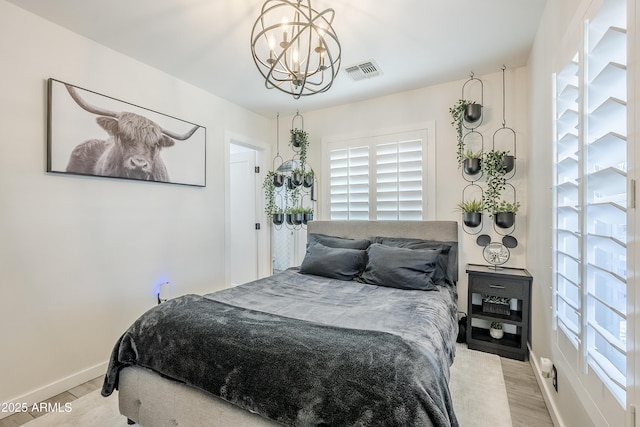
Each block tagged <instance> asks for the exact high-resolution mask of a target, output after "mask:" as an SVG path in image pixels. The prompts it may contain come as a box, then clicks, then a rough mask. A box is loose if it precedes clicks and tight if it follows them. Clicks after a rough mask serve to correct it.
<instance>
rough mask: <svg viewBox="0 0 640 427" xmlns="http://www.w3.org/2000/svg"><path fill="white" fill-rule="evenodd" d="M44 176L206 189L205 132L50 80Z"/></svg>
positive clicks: (169, 117)
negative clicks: (90, 177)
mask: <svg viewBox="0 0 640 427" xmlns="http://www.w3.org/2000/svg"><path fill="white" fill-rule="evenodd" d="M47 143H48V147H47V153H48V155H47V172H58V173H67V174H76V175H93V176H99V177H110V178H122V179H132V180H142V181H156V182H165V183H172V184H183V185H194V186H200V187H204V186H206V161H205V159H206V157H205V153H206V129H205V128H204V127H202V126H199V125H197V124H194V123H190V122H187V121H184V120H180V119H177V118H175V117H171V116H168V115H165V114H162V113H158V112H156V111H153V110H149V109H146V108H143V107H139V106H136V105H134V104H130V103H128V102H124V101H120V100H117V99H115V98H111V97H108V96H105V95H101V94H99V93H96V92H93V91H90V90H87V89H82V88H80V87H77V86H74V85H71V84H68V83H64V82H61V81H58V80H55V79H49V123H48V142H47Z"/></svg>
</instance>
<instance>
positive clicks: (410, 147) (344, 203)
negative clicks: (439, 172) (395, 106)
mask: <svg viewBox="0 0 640 427" xmlns="http://www.w3.org/2000/svg"><path fill="white" fill-rule="evenodd" d="M430 134H431V135H432V134H433V126H432V125H431V126H429V127H428V128H425V129H420V130H414V131H399V132H383V131H380V132H379V133H377V134H375V135H373V136H367V137H362V138H351V139H347V138H334V140H333V141H331V142H326V144H325V145H324V150H325V159H326V161H325V164H327V166H328V168H327V169H328V170H327V173H328V176H329V185H328V197H326V198H325V200H329V206H328V208H329V212H330V217H331V219H332V220H422V219H427V218H433V216H434V214H435V206H434V205H433V203H431V202H430V200H433V197H428V195H429V194H431V195H433V194H434V189H435V178H434V177H435V166H434V165H433V157H434V156H433V155H432V154H430V153H431V152H433V151H434V148H433V147H432V146H433V144H428V139H429V135H430Z"/></svg>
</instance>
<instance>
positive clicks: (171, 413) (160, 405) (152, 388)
mask: <svg viewBox="0 0 640 427" xmlns="http://www.w3.org/2000/svg"><path fill="white" fill-rule="evenodd" d="M119 382H120V383H119V387H118V390H119V391H118V402H119V406H120V413H121V414H122V415H124V416H125V417H127V418H128V419H130V420H132V421H135V422H136V423H138V424H140V425H142V426H149V427H176V426H199V425H202V422H203V420H206V423H207V424H206V425H207V426H211V427H237V426H248V427H254V426H255V427H273V426H280V424H278V423H276V422H274V421H271V420H269V419H266V418H263V417H261V416H259V415H256V414H253V413H251V412H248V411H246V410H244V409H241V408H239V407H237V406H235V405H232V404H231V403H229V402H226V401H224V400H222V399H220V398H218V397H216V396H213V395H211V394H209V393H206V392H204V391H201V390H198V389H196V388H193V387H190V386H187V385H185V384H182V383H179V382H177V381H172V380H169V379H165V378H162V377H161V376H160V375H158V374H156V373H154V372H152V371H150V370H148V369H145V368H141V367H138V366H130V367H127V368H124V369H122V371H120V379H119Z"/></svg>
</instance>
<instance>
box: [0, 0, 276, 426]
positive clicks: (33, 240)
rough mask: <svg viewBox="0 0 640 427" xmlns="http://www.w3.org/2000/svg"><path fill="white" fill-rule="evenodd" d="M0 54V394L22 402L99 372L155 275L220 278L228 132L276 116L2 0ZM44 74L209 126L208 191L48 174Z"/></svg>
mask: <svg viewBox="0 0 640 427" xmlns="http://www.w3.org/2000/svg"><path fill="white" fill-rule="evenodd" d="M0 58H2V79H0V94H1V95H0V117H2V138H1V139H0V325H2V333H1V334H0V346H1V351H0V401H2V402H8V401H11V400H12V399H17V400H18V401H21V402H22V401H28V400H39V399H42V398H48V397H50V396H51V395H53V394H56V393H58V392H60V391H63V390H66V389H68V388H69V387H72V386H75V385H77V384H78V383H80V382H83V381H86V380H87V379H90V378H93V377H95V376H97V375H100V374H103V373H104V372H105V366H104V362H105V361H106V360H107V358H108V356H109V354H110V352H111V349H112V347H113V345H114V343H115V341H116V339H117V338H118V337H119V336H120V334H122V332H123V331H124V330H125V329H126V327H127V326H128V325H129V324H130V323H131V322H132V321H133V320H135V318H137V317H138V316H139V315H140V314H141V313H142V312H143V311H145V310H147V309H149V308H151V307H152V306H153V305H154V303H155V302H154V298H155V296H154V289H155V287H156V285H157V284H159V283H160V282H161V281H165V280H169V281H171V282H172V284H173V286H174V289H173V293H175V294H176V295H178V294H184V293H204V292H211V291H214V290H216V289H219V288H221V287H223V286H225V283H224V281H225V260H224V256H225V248H224V238H225V215H224V200H225V199H224V188H225V185H224V180H225V167H226V165H225V164H224V133H225V131H226V130H228V131H232V132H235V133H238V134H241V135H246V136H247V137H249V138H252V139H255V140H258V141H264V139H265V135H270V133H269V129H270V123H269V121H268V120H267V119H265V118H263V117H260V116H257V115H255V114H253V113H250V112H248V111H246V110H243V109H241V108H239V107H237V106H235V105H233V104H230V103H228V102H226V101H223V100H221V99H220V98H217V97H215V96H212V95H211V94H209V93H207V92H205V91H203V90H200V89H198V88H196V87H194V86H191V85H189V84H186V83H184V82H182V81H180V80H177V79H175V78H173V77H171V76H169V75H167V74H164V73H162V72H159V71H157V70H155V69H153V68H150V67H148V66H146V65H144V64H142V63H140V62H138V61H135V60H133V59H131V58H128V57H125V56H123V55H121V54H119V53H117V52H114V51H112V50H110V49H107V48H105V47H103V46H100V45H98V44H96V43H94V42H92V41H90V40H88V39H85V38H83V37H80V36H78V35H76V34H74V33H71V32H69V31H67V30H65V29H63V28H61V27H58V26H56V25H54V24H51V23H49V22H47V21H44V20H42V19H41V18H39V17H37V16H35V15H32V14H30V13H28V12H25V11H24V10H22V9H20V8H17V7H16V6H14V5H12V4H9V3H6V2H5V1H4V0H0ZM49 77H53V78H56V79H58V80H61V81H65V82H69V83H72V84H75V85H78V86H80V87H84V88H87V89H91V90H94V91H96V92H99V93H102V94H105V95H109V96H112V97H115V98H118V99H121V100H124V101H128V102H131V103H133V104H137V105H140V106H144V107H147V108H149V109H153V110H156V111H160V112H163V113H165V114H168V115H171V116H174V117H178V118H182V119H185V120H188V121H191V122H194V123H197V124H200V125H202V126H205V127H206V130H207V153H206V156H207V159H206V161H207V187H205V188H201V187H188V186H180V185H171V184H160V183H148V182H137V181H126V180H117V179H106V178H89V177H78V176H71V175H63V174H48V173H46V172H45V169H46V140H47V134H46V117H47V108H46V107H47V101H46V81H47V79H48V78H49ZM2 415H7V414H2ZM0 416H1V415H0Z"/></svg>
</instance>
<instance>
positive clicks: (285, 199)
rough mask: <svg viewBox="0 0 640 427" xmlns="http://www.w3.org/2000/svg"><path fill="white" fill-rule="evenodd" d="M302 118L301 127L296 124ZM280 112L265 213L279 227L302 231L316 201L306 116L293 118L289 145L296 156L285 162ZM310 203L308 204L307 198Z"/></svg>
mask: <svg viewBox="0 0 640 427" xmlns="http://www.w3.org/2000/svg"><path fill="white" fill-rule="evenodd" d="M297 121H299V125H300V128H298V127H296V122H297ZM279 128H280V115H279V114H278V116H277V122H276V130H277V133H276V144H277V145H276V146H277V150H278V151H277V154H276V156H275V157H274V158H273V165H272V166H273V170H272V171H269V172H268V174H267V176H266V177H265V181H264V183H263V188H264V189H265V202H266V203H265V213H267V215H268V216H269V217H270V218H271V222H272V223H273V225H274V226H275V228H276V229H278V230H279V229H281V228H282V226H285V227H287V228H289V229H294V230H299V229H301V228H303V227H304V226H305V224H307V223H308V222H309V221H312V220H313V202H314V201H315V191H314V190H315V174H314V173H313V170H312V169H311V168H310V167H308V166H307V165H306V164H305V162H306V150H307V146H308V140H307V133H306V132H305V131H304V119H303V117H302V115H300V113H299V112H296V115H295V116H294V117H293V119H292V120H291V130H290V132H289V133H290V138H289V145H291V147H292V149H293V151H294V155H293V157H292V158H291V160H287V161H284V160H283V158H282V156H280V143H279ZM305 197H309V200H310V201H311V202H310V203H308V202H307V205H305V202H304V198H305Z"/></svg>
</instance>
